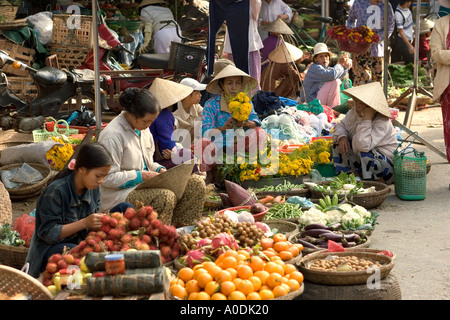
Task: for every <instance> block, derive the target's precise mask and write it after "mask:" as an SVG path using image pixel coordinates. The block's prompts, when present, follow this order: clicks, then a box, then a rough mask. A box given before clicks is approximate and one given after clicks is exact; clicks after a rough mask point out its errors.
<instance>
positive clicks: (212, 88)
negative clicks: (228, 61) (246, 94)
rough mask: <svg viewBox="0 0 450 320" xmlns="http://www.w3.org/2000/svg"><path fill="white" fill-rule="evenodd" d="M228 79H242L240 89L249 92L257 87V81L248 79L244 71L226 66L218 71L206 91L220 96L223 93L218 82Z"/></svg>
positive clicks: (251, 78)
mask: <svg viewBox="0 0 450 320" xmlns="http://www.w3.org/2000/svg"><path fill="white" fill-rule="evenodd" d="M228 77H243V81H242V89H243V90H248V91H251V90H253V89H254V88H256V86H257V85H258V80H256V79H255V78H253V77H250V76H249V75H248V74H246V73H245V72H244V71H242V70H240V69H238V68H236V67H235V66H233V65H228V66H226V67H225V68H223V69H222V71H220V72H219V73H218V74H217V75H216V76H215V77H214V79H213V80H211V82H210V83H208V85H207V86H206V91H208V92H209V93H212V94H221V93H222V92H223V91H222V89H221V88H220V86H219V80H220V79H225V78H228Z"/></svg>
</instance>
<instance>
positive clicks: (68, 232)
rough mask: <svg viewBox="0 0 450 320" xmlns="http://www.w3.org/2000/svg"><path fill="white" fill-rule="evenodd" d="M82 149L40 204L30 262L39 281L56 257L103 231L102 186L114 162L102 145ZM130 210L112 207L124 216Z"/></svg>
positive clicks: (54, 180)
mask: <svg viewBox="0 0 450 320" xmlns="http://www.w3.org/2000/svg"><path fill="white" fill-rule="evenodd" d="M79 148H80V149H79V151H78V154H77V156H76V158H74V159H73V160H71V161H70V163H69V164H68V166H67V167H66V168H65V169H63V170H62V171H61V172H59V173H58V174H57V175H56V176H55V177H54V178H53V181H52V182H51V183H50V184H49V185H48V186H47V187H46V188H45V189H44V191H43V192H42V194H41V195H40V196H39V199H38V201H37V204H36V222H35V229H34V233H33V237H32V239H31V244H30V249H29V251H28V255H27V258H26V262H28V263H29V265H30V267H29V273H30V275H32V276H33V277H35V278H37V277H39V274H40V273H41V272H43V271H44V269H45V266H46V265H47V262H48V259H49V258H50V257H51V256H52V255H53V254H56V253H59V254H61V253H62V252H63V250H64V247H66V248H68V249H71V248H73V247H75V246H77V245H78V244H79V243H80V242H81V241H82V240H84V239H85V238H86V236H87V235H88V232H89V231H93V230H98V229H99V228H100V227H101V222H100V218H101V217H102V215H103V214H102V213H99V212H102V211H100V210H99V207H100V190H99V186H100V185H101V184H102V182H103V181H104V179H105V177H106V176H107V174H108V173H109V170H110V169H111V165H112V163H113V161H112V159H111V157H110V155H109V154H108V152H107V151H106V149H105V148H104V147H103V146H102V145H101V144H99V143H87V144H84V145H80V146H79ZM113 207H114V208H113ZM128 207H131V204H129V203H119V202H117V203H116V204H115V205H114V206H111V208H112V210H113V211H114V212H115V211H120V212H124V211H125V210H126V209H127V208H128ZM103 212H104V211H103Z"/></svg>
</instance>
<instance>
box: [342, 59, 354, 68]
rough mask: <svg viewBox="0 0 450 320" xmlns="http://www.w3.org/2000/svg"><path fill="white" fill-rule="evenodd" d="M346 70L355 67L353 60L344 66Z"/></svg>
mask: <svg viewBox="0 0 450 320" xmlns="http://www.w3.org/2000/svg"><path fill="white" fill-rule="evenodd" d="M342 66H343V67H344V68H345V69H351V68H352V66H353V61H352V59H347V60H346V61H345V62H344V64H343V65H342Z"/></svg>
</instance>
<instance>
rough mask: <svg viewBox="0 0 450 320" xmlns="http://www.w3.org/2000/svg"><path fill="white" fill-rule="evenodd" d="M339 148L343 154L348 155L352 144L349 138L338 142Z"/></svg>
mask: <svg viewBox="0 0 450 320" xmlns="http://www.w3.org/2000/svg"><path fill="white" fill-rule="evenodd" d="M338 146H339V152H340V153H341V154H346V153H347V152H348V151H350V142H349V141H348V138H347V137H342V138H340V139H339V141H338Z"/></svg>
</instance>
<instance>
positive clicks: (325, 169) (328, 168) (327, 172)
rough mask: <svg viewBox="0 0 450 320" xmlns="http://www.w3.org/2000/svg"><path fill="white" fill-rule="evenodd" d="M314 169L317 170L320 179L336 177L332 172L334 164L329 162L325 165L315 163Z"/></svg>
mask: <svg viewBox="0 0 450 320" xmlns="http://www.w3.org/2000/svg"><path fill="white" fill-rule="evenodd" d="M314 169H317V171H319V173H320V175H321V176H322V177H326V178H329V177H334V176H336V173H335V171H334V163H333V162H330V163H327V164H318V163H315V164H314Z"/></svg>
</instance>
